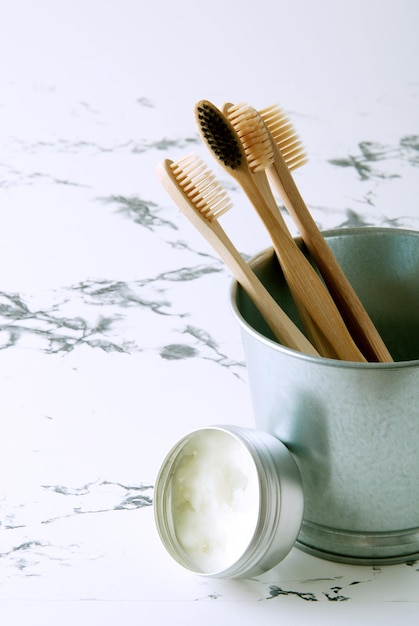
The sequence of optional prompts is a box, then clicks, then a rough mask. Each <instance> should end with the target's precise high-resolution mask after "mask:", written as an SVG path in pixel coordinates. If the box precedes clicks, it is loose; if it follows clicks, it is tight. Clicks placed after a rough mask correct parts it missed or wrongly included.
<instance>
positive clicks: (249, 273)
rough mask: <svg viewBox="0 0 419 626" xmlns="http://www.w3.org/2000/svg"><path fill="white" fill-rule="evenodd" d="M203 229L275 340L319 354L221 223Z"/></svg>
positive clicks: (296, 348)
mask: <svg viewBox="0 0 419 626" xmlns="http://www.w3.org/2000/svg"><path fill="white" fill-rule="evenodd" d="M204 230H206V229H204V228H200V231H201V234H203V235H204V236H205V237H206V239H207V240H208V241H209V243H211V245H212V247H213V248H214V250H215V251H216V252H217V253H218V255H219V256H220V257H221V258H222V260H223V261H224V263H225V264H226V265H227V267H228V268H229V269H230V271H231V273H232V274H233V276H234V277H235V278H236V280H237V282H238V283H239V284H240V285H241V286H242V287H243V289H244V290H245V291H246V293H247V294H248V296H249V297H250V298H251V300H252V301H253V302H254V304H255V305H256V307H257V308H258V310H259V312H260V313H261V314H262V316H263V318H264V319H265V321H266V323H267V324H268V326H269V327H270V329H271V330H272V332H273V333H274V335H275V337H276V338H277V339H278V341H279V342H280V343H282V344H283V345H285V346H287V347H289V348H292V349H294V350H298V351H299V352H303V353H305V354H309V355H311V356H320V355H319V353H318V352H317V350H316V349H315V348H314V346H313V345H312V344H311V343H310V342H309V340H308V339H307V337H305V335H304V334H303V333H302V332H301V331H300V330H299V328H298V327H297V326H296V325H295V324H294V322H293V321H292V320H291V319H290V318H289V317H288V315H286V313H285V312H284V311H283V309H282V308H281V307H280V306H279V304H277V302H276V301H275V300H274V299H273V297H272V296H271V294H270V293H269V292H268V291H267V289H266V288H265V287H264V285H263V284H262V283H261V282H260V280H259V279H258V277H257V276H256V275H255V273H254V272H253V270H252V269H251V268H250V266H249V265H248V264H247V263H246V262H245V261H244V259H243V257H242V256H241V255H240V253H239V252H238V251H237V249H236V248H235V247H234V246H233V245H232V244H231V241H230V239H229V238H228V237H227V235H226V234H225V232H224V230H223V229H222V228H221V227H220V225H219V224H218V223H217V222H213V223H212V224H211V227H210V228H209V229H208V230H206V232H204Z"/></svg>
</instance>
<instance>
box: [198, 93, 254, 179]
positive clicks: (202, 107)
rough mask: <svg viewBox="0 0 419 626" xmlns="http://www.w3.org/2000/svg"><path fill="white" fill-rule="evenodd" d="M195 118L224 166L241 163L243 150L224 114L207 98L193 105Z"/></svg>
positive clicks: (234, 166)
mask: <svg viewBox="0 0 419 626" xmlns="http://www.w3.org/2000/svg"><path fill="white" fill-rule="evenodd" d="M195 115H196V119H197V122H198V125H199V128H200V131H201V134H202V136H203V138H204V140H205V141H206V143H207V144H208V146H209V147H210V148H211V150H212V151H213V152H214V154H215V156H216V157H217V158H218V159H219V160H220V161H222V162H223V163H224V165H225V166H226V167H230V168H231V169H233V170H234V169H237V168H238V167H240V165H241V164H242V160H243V152H242V149H241V146H240V144H239V143H238V141H237V137H236V136H235V132H234V129H233V128H231V127H230V124H229V122H228V120H226V118H225V117H224V115H223V114H222V113H221V111H219V109H217V107H215V106H214V105H213V104H211V102H208V101H207V100H201V101H200V102H198V104H197V105H196V107H195Z"/></svg>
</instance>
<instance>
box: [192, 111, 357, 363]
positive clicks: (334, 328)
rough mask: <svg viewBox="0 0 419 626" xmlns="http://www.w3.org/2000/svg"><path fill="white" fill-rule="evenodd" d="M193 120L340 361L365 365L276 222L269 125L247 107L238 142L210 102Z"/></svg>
mask: <svg viewBox="0 0 419 626" xmlns="http://www.w3.org/2000/svg"><path fill="white" fill-rule="evenodd" d="M195 117H196V121H197V125H198V129H199V131H200V134H201V137H202V138H203V140H204V142H205V143H206V145H207V146H208V148H209V149H210V151H211V152H212V153H213V155H214V157H215V158H216V159H217V161H218V162H219V163H220V164H221V165H222V166H223V167H224V168H225V169H226V171H228V172H229V173H230V174H231V176H233V178H234V179H235V180H236V181H237V182H238V184H239V185H240V186H241V187H242V189H243V191H244V192H245V193H246V195H247V196H248V198H249V200H250V201H251V203H252V204H253V206H254V208H255V209H256V211H257V212H258V214H259V216H260V217H261V219H262V221H263V222H264V224H265V227H266V228H267V230H268V232H269V234H270V237H271V240H272V243H273V247H274V249H275V252H276V255H277V257H278V260H279V262H280V264H281V267H282V270H283V272H284V276H285V279H286V281H287V283H288V284H289V285H292V292H293V293H296V294H297V295H298V301H299V303H303V304H304V307H305V308H306V311H307V314H308V315H310V318H311V321H312V323H313V324H314V325H315V326H316V327H317V328H318V330H319V331H320V332H321V333H322V334H323V335H324V337H325V339H326V341H327V342H328V344H330V347H331V349H332V350H333V353H334V354H335V355H336V358H338V359H341V360H345V361H358V362H360V361H365V360H366V359H365V358H364V356H363V355H362V353H361V352H360V350H359V349H358V347H357V346H356V344H355V343H354V341H353V339H352V337H351V335H350V333H349V331H348V329H347V327H346V326H345V324H344V322H343V319H342V317H341V315H340V313H339V311H338V309H337V308H336V305H335V303H334V301H333V299H332V297H331V295H330V293H329V292H328V290H327V288H326V287H325V285H324V283H323V282H322V280H321V279H320V278H319V276H318V274H317V273H316V271H315V270H314V268H313V267H312V266H311V264H310V263H309V261H308V260H307V258H306V257H305V256H304V254H303V253H302V252H301V250H300V249H299V248H298V247H297V245H296V244H295V242H294V241H293V239H292V237H291V235H290V233H289V232H288V230H287V229H286V228H284V227H283V224H284V222H283V218H282V216H281V217H280V218H279V217H278V214H279V213H280V212H279V209H278V206H277V204H276V201H275V199H274V197H273V194H272V191H271V188H270V185H269V181H268V179H267V175H266V170H267V169H268V168H269V167H270V166H271V165H272V164H273V160H274V152H273V145H272V139H271V136H270V134H269V132H268V131H267V129H266V126H265V124H264V123H263V122H262V123H261V122H260V119H259V116H258V115H256V116H253V117H252V107H243V109H242V111H241V114H240V116H237V115H236V125H238V124H240V125H241V128H242V130H243V128H245V129H246V130H245V132H243V133H242V137H240V136H239V134H238V132H237V130H236V128H235V126H234V125H233V124H232V123H231V121H230V120H229V119H228V117H227V116H226V115H225V114H223V113H222V112H221V111H220V110H219V109H218V108H217V107H216V106H215V105H214V104H212V103H211V102H210V101H208V100H201V101H199V102H198V103H197V104H196V105H195ZM238 117H239V119H238ZM325 356H328V355H325Z"/></svg>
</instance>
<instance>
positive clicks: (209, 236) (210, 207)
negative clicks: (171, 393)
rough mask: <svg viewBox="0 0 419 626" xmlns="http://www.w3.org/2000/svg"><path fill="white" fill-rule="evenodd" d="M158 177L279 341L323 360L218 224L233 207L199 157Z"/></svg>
mask: <svg viewBox="0 0 419 626" xmlns="http://www.w3.org/2000/svg"><path fill="white" fill-rule="evenodd" d="M157 176H158V178H159V180H160V182H161V183H162V185H163V186H164V188H165V189H166V191H167V192H168V193H169V195H170V196H171V197H172V199H173V200H174V202H175V203H176V204H177V206H178V207H179V209H180V210H181V211H182V213H183V214H184V215H185V216H186V217H187V218H188V219H189V220H190V222H191V223H192V224H193V225H194V226H195V227H196V228H197V230H198V231H199V232H200V233H201V234H202V235H203V236H204V237H205V239H206V240H207V241H208V243H210V245H211V246H212V247H213V248H214V250H215V251H216V252H217V254H218V255H219V256H220V257H221V259H222V260H223V261H224V263H225V264H226V266H227V267H228V268H229V269H230V271H231V273H232V274H233V276H234V277H235V278H236V280H237V282H238V283H239V284H240V285H241V286H242V287H243V289H244V290H245V291H246V293H247V294H248V296H249V297H250V298H251V300H252V301H253V302H254V304H255V306H256V307H257V308H258V309H259V311H260V313H261V314H262V316H263V317H264V319H265V321H266V322H267V324H268V326H269V327H270V329H271V330H272V332H273V333H274V335H275V337H276V338H277V339H278V341H279V342H280V343H282V344H283V345H285V346H287V347H289V348H292V349H294V350H297V351H299V352H303V353H305V354H308V355H311V356H320V355H319V353H318V352H317V350H315V348H314V347H313V345H312V344H311V343H310V342H309V341H308V339H307V338H306V337H305V335H304V334H303V333H302V332H301V331H300V329H299V328H297V326H296V325H295V324H294V322H293V321H292V320H291V319H290V318H289V317H288V316H287V315H286V313H285V312H284V311H283V310H282V309H281V307H280V306H279V304H277V302H276V301H275V300H274V299H273V297H272V296H271V294H270V293H269V292H268V291H267V289H266V288H265V287H264V285H263V284H262V283H261V282H260V280H259V279H258V277H257V276H256V274H255V273H254V272H253V270H252V269H251V267H250V266H249V265H248V264H247V263H246V262H245V260H244V259H243V257H242V256H241V254H240V253H239V252H238V250H237V249H236V248H235V246H234V245H233V243H232V242H231V240H230V239H229V238H228V236H227V234H226V232H225V231H224V229H223V228H222V226H221V224H220V223H219V222H218V219H219V218H220V217H221V215H223V214H224V213H225V212H226V211H227V210H229V209H230V208H231V206H232V203H231V201H230V199H229V197H228V195H227V193H226V192H225V190H224V189H223V188H222V187H221V185H220V183H218V181H217V180H216V179H215V176H214V174H213V173H212V172H211V171H210V170H209V169H208V168H207V167H206V166H205V164H204V163H203V162H202V161H201V160H200V159H199V157H197V156H196V155H187V156H185V157H183V158H182V159H180V160H179V161H177V162H174V161H171V160H170V159H165V160H164V161H163V162H162V163H161V164H160V165H159V166H158V168H157Z"/></svg>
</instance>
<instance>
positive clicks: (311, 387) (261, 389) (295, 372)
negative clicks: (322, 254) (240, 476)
mask: <svg viewBox="0 0 419 626" xmlns="http://www.w3.org/2000/svg"><path fill="white" fill-rule="evenodd" d="M324 236H325V237H326V239H327V242H328V244H329V246H330V247H331V249H332V250H333V252H334V254H335V256H336V257H337V259H338V261H339V263H340V264H341V266H342V268H343V270H344V272H345V273H346V275H347V277H348V279H349V280H350V282H351V284H352V285H353V287H354V289H355V291H356V292H357V294H358V296H359V298H360V300H361V301H362V302H363V304H364V306H365V308H366V309H367V311H368V313H369V314H370V317H371V318H372V320H373V321H374V323H375V325H376V327H377V329H378V331H379V332H380V334H381V336H382V338H383V339H384V341H385V343H386V345H387V347H388V349H389V350H390V352H391V354H392V356H393V358H394V361H395V362H394V363H352V362H347V361H339V360H334V359H326V358H316V357H310V356H307V355H304V354H302V353H299V352H296V351H294V350H291V349H288V348H286V347H283V346H281V345H279V344H278V343H277V342H276V341H275V340H274V338H273V336H272V334H271V332H270V330H269V328H268V327H267V325H266V324H265V322H264V321H263V319H262V318H261V316H260V314H259V313H258V311H257V310H256V308H255V306H254V305H253V303H252V302H251V301H250V300H249V298H248V297H247V295H246V294H245V293H244V291H243V290H242V288H241V287H240V286H239V285H238V284H237V283H233V287H232V290H231V302H232V308H233V312H234V314H235V316H236V319H237V320H238V322H239V324H240V326H241V331H242V339H243V347H244V353H245V358H246V365H247V371H248V380H249V386H250V390H251V395H252V401H253V407H254V413H255V421H256V425H257V427H258V428H259V429H263V430H265V431H267V432H270V433H272V434H274V435H275V436H276V437H278V438H279V439H280V440H281V441H282V442H283V443H285V445H286V446H287V447H288V449H289V450H290V451H291V453H292V454H293V456H294V458H295V460H296V462H297V465H298V467H299V469H300V472H301V475H302V479H303V487H304V500H305V507H304V519H303V523H302V527H301V531H300V534H299V536H298V539H297V544H296V545H297V546H298V547H299V548H300V549H302V550H304V551H306V552H309V553H312V554H315V555H317V556H320V557H323V558H328V559H331V560H335V561H341V562H348V563H366V564H378V563H397V562H405V561H409V560H412V559H416V558H418V557H419V233H418V232H414V231H408V230H401V229H393V228H359V229H339V230H333V231H326V232H325V233H324ZM296 241H297V243H298V245H299V246H300V247H301V248H302V250H303V251H304V252H305V254H307V252H306V250H305V248H304V245H303V244H302V242H301V240H300V239H299V238H298V239H297V240H296ZM307 256H308V254H307ZM250 263H251V265H252V267H253V269H254V270H255V272H256V273H257V274H258V276H259V277H260V278H261V280H262V282H264V284H265V285H266V287H267V288H268V290H269V291H270V292H271V293H272V294H273V296H274V297H275V298H276V300H277V301H278V302H279V303H280V304H281V306H282V307H283V309H285V311H286V312H287V313H288V314H289V315H290V317H291V318H292V319H293V320H294V321H295V322H296V323H297V324H298V325H300V322H299V318H298V315H297V313H296V309H295V306H294V304H293V302H292V298H291V296H290V293H289V291H288V289H287V287H286V284H285V280H284V277H283V274H282V272H281V270H280V267H279V265H278V262H277V260H276V258H275V255H274V253H273V251H272V249H267V250H265V251H263V252H262V253H260V254H259V255H257V256H256V257H254V258H253V259H252V260H251V262H250ZM300 327H301V326H300Z"/></svg>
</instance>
